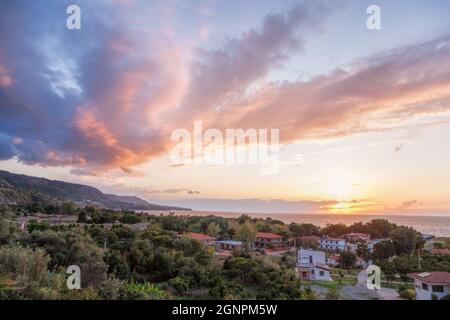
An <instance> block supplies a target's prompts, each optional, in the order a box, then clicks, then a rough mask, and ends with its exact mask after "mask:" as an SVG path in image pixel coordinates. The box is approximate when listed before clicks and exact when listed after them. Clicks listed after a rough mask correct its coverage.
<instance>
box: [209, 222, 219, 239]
mask: <svg viewBox="0 0 450 320" xmlns="http://www.w3.org/2000/svg"><path fill="white" fill-rule="evenodd" d="M206 233H207V234H208V235H210V236H212V237H217V236H218V235H219V233H220V226H219V225H218V224H217V223H215V222H211V223H210V224H209V225H208V229H206Z"/></svg>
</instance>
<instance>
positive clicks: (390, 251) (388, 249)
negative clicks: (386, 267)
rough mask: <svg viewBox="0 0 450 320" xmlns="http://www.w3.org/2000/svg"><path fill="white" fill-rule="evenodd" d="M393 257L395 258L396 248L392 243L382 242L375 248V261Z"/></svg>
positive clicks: (373, 254)
mask: <svg viewBox="0 0 450 320" xmlns="http://www.w3.org/2000/svg"><path fill="white" fill-rule="evenodd" d="M393 256H395V247H394V244H393V243H392V241H389V240H386V241H380V242H378V243H376V244H375V245H374V246H373V252H372V257H373V259H376V260H383V259H389V258H390V257H393Z"/></svg>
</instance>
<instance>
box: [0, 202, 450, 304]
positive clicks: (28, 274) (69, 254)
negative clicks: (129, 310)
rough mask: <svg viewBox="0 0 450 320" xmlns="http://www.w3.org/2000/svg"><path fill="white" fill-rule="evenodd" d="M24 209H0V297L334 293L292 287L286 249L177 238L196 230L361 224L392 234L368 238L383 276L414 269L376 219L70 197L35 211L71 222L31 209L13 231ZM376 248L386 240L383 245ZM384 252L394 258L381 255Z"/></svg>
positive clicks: (287, 230)
mask: <svg viewBox="0 0 450 320" xmlns="http://www.w3.org/2000/svg"><path fill="white" fill-rule="evenodd" d="M32 212H38V211H34V210H30V207H28V206H23V205H19V206H13V207H11V208H7V207H3V208H1V210H0V298H5V299H15V298H17V299H175V298H190V299H199V298H204V299H210V298H216V299H317V298H324V299H327V298H329V299H332V298H333V297H336V295H337V293H336V292H332V291H330V292H328V293H326V294H325V295H324V296H322V297H318V296H316V295H315V294H314V293H313V292H312V291H311V290H310V289H309V288H308V287H305V286H301V282H300V281H299V280H298V279H297V278H296V276H295V272H294V268H293V267H294V260H293V256H292V255H288V254H286V255H284V256H282V257H272V256H266V255H264V254H263V253H260V252H250V251H249V250H247V249H248V248H249V247H248V246H244V247H243V249H242V250H235V251H233V253H232V255H231V256H228V257H220V256H215V255H214V254H213V253H212V251H211V248H208V247H206V246H204V245H203V244H202V243H200V242H198V241H196V240H193V239H190V238H185V237H179V236H178V235H179V234H180V233H184V232H201V233H204V234H209V235H211V236H214V237H217V238H221V239H237V240H241V241H243V242H244V243H246V244H249V243H250V242H252V241H253V240H254V239H255V236H256V232H257V231H264V232H274V233H277V234H280V235H283V236H284V237H286V239H289V240H290V241H293V240H294V239H296V238H300V237H303V236H308V235H321V234H325V233H328V232H329V233H330V234H333V235H334V236H339V235H341V234H343V233H345V232H349V230H351V231H356V230H358V231H362V230H365V231H366V232H369V233H371V234H374V235H378V236H382V237H385V236H389V237H391V238H392V242H386V243H389V244H388V245H387V244H386V243H384V242H381V243H380V244H379V245H377V246H379V247H376V248H375V251H374V257H373V258H376V259H377V263H380V265H381V266H382V268H383V269H384V270H385V271H386V273H387V274H390V275H391V274H392V275H394V274H395V273H399V274H401V275H402V276H404V275H405V274H406V273H407V272H410V271H415V270H416V269H417V266H416V263H415V260H414V259H415V256H414V255H411V254H413V253H414V252H415V249H416V248H420V246H421V245H422V244H423V243H422V241H421V240H420V239H421V237H419V235H418V234H417V232H415V231H414V230H412V229H411V228H405V227H398V226H395V225H393V224H390V223H389V222H387V221H386V220H374V221H372V222H370V223H367V224H356V225H353V226H350V227H345V226H344V227H345V228H344V227H342V225H330V226H327V227H325V228H323V229H320V228H318V227H316V226H313V225H311V224H295V223H292V224H289V225H286V224H284V223H283V222H281V221H278V220H274V219H270V218H268V219H252V218H250V217H248V216H246V215H242V216H241V217H239V218H233V219H225V218H222V217H217V216H206V217H198V216H175V215H161V216H147V215H143V214H139V213H136V212H133V211H127V210H117V211H114V210H108V209H101V208H97V207H84V208H78V207H76V206H75V205H74V204H73V203H61V204H49V205H46V206H44V210H43V211H41V212H44V213H48V214H54V213H58V214H64V215H66V216H69V217H73V223H68V224H55V225H53V224H49V223H47V222H42V221H39V220H38V217H36V216H32V217H28V221H27V224H26V228H25V229H24V230H21V229H20V228H19V227H18V224H17V222H15V221H13V219H14V218H18V217H19V216H20V217H23V216H24V214H25V213H26V214H28V215H33V214H32ZM136 224H140V225H142V224H144V228H140V229H139V228H135V227H134V226H135V225H136ZM383 246H391V247H390V248H389V249H388V250H387V249H386V248H385V247H383ZM358 252H359V254H360V256H361V255H363V254H366V255H369V254H368V253H367V248H363V247H361V248H359V249H358ZM385 252H388V253H389V254H386V253H385ZM393 256H397V258H396V259H394V260H393V261H389V258H392V257H393ZM341 257H342V262H341V263H342V266H343V267H345V268H348V269H350V268H354V265H355V260H356V256H355V255H354V254H351V253H346V252H343V253H341ZM370 258H372V256H370ZM445 259H447V260H445ZM391 260H392V259H391ZM69 265H78V266H79V267H80V269H81V272H82V273H81V281H82V289H81V290H69V289H67V286H66V278H67V275H66V274H65V271H66V268H67V267H68V266H69ZM422 265H423V266H424V268H425V267H426V268H429V270H448V271H450V262H449V260H448V258H438V257H432V256H427V255H425V256H423V261H422Z"/></svg>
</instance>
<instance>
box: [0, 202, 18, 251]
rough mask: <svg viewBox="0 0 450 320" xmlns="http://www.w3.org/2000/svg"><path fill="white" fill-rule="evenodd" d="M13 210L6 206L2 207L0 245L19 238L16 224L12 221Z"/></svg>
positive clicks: (0, 213)
mask: <svg viewBox="0 0 450 320" xmlns="http://www.w3.org/2000/svg"><path fill="white" fill-rule="evenodd" d="M11 216H12V212H11V211H10V209H9V208H8V207H6V206H1V207H0V245H1V244H8V243H11V242H13V241H14V240H16V239H17V238H18V230H17V226H16V224H14V223H12V222H11Z"/></svg>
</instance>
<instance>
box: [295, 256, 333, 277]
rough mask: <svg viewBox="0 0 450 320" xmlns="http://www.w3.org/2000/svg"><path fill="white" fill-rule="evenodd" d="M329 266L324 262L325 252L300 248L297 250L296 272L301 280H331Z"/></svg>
mask: <svg viewBox="0 0 450 320" xmlns="http://www.w3.org/2000/svg"><path fill="white" fill-rule="evenodd" d="M330 271H331V268H330V267H328V266H327V265H326V264H325V252H323V251H315V250H305V249H300V250H299V251H298V260H297V274H298V276H299V278H300V279H303V280H326V281H332V279H331V276H330Z"/></svg>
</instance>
